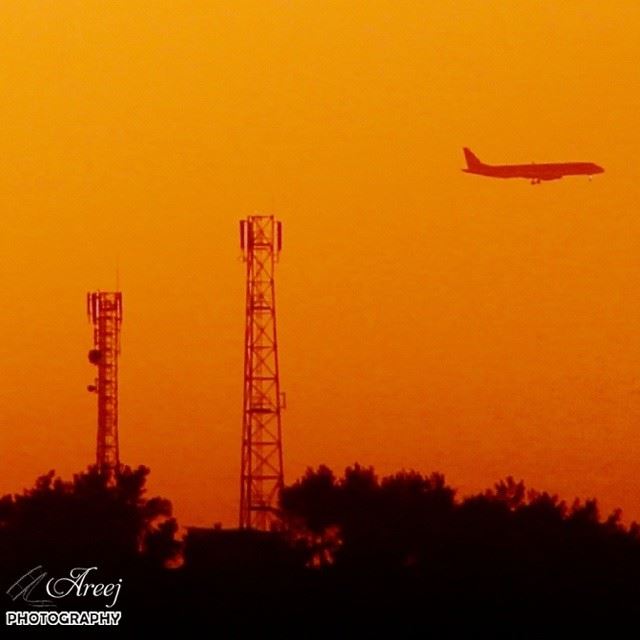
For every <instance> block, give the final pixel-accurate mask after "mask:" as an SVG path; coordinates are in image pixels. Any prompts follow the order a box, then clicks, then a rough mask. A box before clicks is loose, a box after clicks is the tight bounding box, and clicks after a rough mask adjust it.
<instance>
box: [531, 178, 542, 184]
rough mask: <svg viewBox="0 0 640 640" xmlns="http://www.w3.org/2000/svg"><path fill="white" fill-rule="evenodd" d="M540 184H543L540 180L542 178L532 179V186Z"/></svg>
mask: <svg viewBox="0 0 640 640" xmlns="http://www.w3.org/2000/svg"><path fill="white" fill-rule="evenodd" d="M540 182H542V181H541V180H540V178H532V179H531V184H540Z"/></svg>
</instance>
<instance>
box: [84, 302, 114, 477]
mask: <svg viewBox="0 0 640 640" xmlns="http://www.w3.org/2000/svg"><path fill="white" fill-rule="evenodd" d="M87 314H88V316H89V320H90V321H91V323H92V324H93V349H91V350H90V351H89V362H91V364H94V365H95V366H96V367H97V370H98V375H97V377H96V379H95V382H94V384H91V385H89V386H88V387H87V388H88V390H89V391H91V392H93V393H95V394H97V396H98V439H97V446H96V464H97V466H98V468H99V469H100V471H101V472H102V473H106V474H108V475H109V476H113V475H114V474H115V473H116V472H117V471H118V468H119V466H120V452H119V446H118V356H119V354H120V325H121V323H122V294H121V293H120V292H119V291H97V292H95V293H88V294H87Z"/></svg>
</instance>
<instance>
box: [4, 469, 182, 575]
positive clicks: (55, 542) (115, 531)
mask: <svg viewBox="0 0 640 640" xmlns="http://www.w3.org/2000/svg"><path fill="white" fill-rule="evenodd" d="M148 474H149V469H148V468H147V467H144V466H140V467H138V468H137V469H133V470H132V469H131V468H129V467H126V466H125V467H123V468H122V469H121V471H120V472H119V473H118V474H117V475H116V476H115V480H114V482H113V483H110V482H109V481H108V480H107V478H106V476H105V475H103V474H101V473H99V471H98V469H97V468H96V467H89V469H88V470H87V471H86V472H84V473H79V474H76V475H74V477H73V481H71V482H66V481H64V480H62V479H61V478H59V477H55V472H54V471H50V472H49V473H47V474H45V475H43V476H41V477H40V478H38V479H37V480H36V484H35V487H34V488H32V489H27V490H25V491H24V492H23V493H22V494H18V495H13V496H11V495H6V496H4V497H3V498H2V499H0V566H1V567H3V568H6V569H8V567H14V568H16V569H21V568H28V566H30V565H31V564H33V563H34V560H35V561H36V562H37V563H39V564H46V565H47V566H49V567H55V566H59V567H61V568H68V567H74V566H81V565H82V564H85V563H88V564H101V565H104V564H109V565H125V564H130V563H132V562H136V561H141V560H143V561H145V562H147V563H150V564H152V565H156V566H161V565H163V564H164V563H165V562H166V561H168V560H169V559H171V558H172V557H173V556H175V554H176V553H177V552H178V550H179V543H178V542H177V541H176V540H175V533H176V530H177V525H176V522H175V520H174V519H173V518H171V512H172V508H171V503H170V502H169V501H168V500H165V499H163V498H151V499H146V498H145V497H144V493H145V482H146V479H147V476H148Z"/></svg>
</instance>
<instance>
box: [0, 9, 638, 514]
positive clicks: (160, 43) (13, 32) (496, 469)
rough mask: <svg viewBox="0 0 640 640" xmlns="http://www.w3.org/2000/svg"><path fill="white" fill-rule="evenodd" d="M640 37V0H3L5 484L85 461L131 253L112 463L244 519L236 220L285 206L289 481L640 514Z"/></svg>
mask: <svg viewBox="0 0 640 640" xmlns="http://www.w3.org/2000/svg"><path fill="white" fill-rule="evenodd" d="M639 59H640V4H639V3H638V2H636V0H627V1H619V2H611V3H604V2H601V1H600V0H587V1H585V0H563V2H558V1H557V0H554V1H553V2H548V1H535V2H534V1H530V2H526V1H523V2H518V3H514V2H506V1H505V2H495V3H487V2H486V1H485V0H478V1H475V0H474V1H467V2H453V1H443V0H441V1H439V2H419V1H416V2H403V1H402V0H393V1H391V0H389V1H382V0H381V1H379V2H370V1H355V0H344V1H342V2H320V1H316V2H313V1H310V0H307V1H305V0H300V1H297V2H296V1H293V0H289V1H285V0H281V1H275V0H254V1H252V2H248V1H239V0H235V1H234V2H216V1H212V0H190V1H189V2H179V1H173V2H170V1H164V0H154V1H153V2H149V1H134V0H128V1H126V2H124V1H123V2H103V1H102V0H46V1H45V0H21V2H3V3H1V4H0V83H1V86H2V91H1V92H0V128H1V135H0V151H1V152H0V198H1V199H2V212H3V224H2V232H1V233H0V284H1V286H2V292H3V304H2V310H3V312H2V314H1V315H0V334H1V335H2V340H1V341H0V460H1V465H0V493H6V492H12V491H18V490H21V489H22V488H23V487H25V486H29V485H32V483H33V481H34V479H35V477H36V476H37V475H38V474H41V473H43V472H45V471H47V470H48V469H50V468H55V469H56V470H57V471H58V472H59V473H61V474H62V475H63V476H65V477H69V476H70V475H71V474H72V473H73V472H75V471H78V470H80V469H82V468H84V467H85V466H86V464H88V463H90V462H92V461H93V459H94V447H95V396H93V395H91V394H88V393H86V391H85V386H86V384H87V383H89V382H91V380H92V377H93V375H94V371H93V369H92V367H91V365H90V364H89V363H88V361H87V359H86V352H87V349H88V348H89V347H90V346H91V329H90V327H89V325H88V324H87V321H86V317H85V315H84V296H85V293H86V291H88V290H92V289H99V288H102V289H111V288H113V287H114V286H115V272H116V264H117V263H118V262H119V263H120V270H121V284H122V289H123V295H124V313H125V322H124V326H123V335H122V342H123V353H122V358H121V417H120V438H121V457H122V459H123V461H125V462H127V463H130V464H133V465H135V464H139V463H144V464H147V465H149V466H150V467H151V469H152V476H151V482H150V489H151V491H152V492H154V493H160V494H162V495H165V496H166V497H168V498H170V499H172V500H173V502H174V505H175V507H176V512H177V515H178V517H179V519H180V522H181V523H182V524H201V525H204V524H210V523H212V522H214V521H222V522H224V523H225V524H229V525H232V524H234V523H235V522H236V519H237V500H238V488H239V455H240V428H241V402H242V398H241V393H242V340H243V303H244V280H243V278H244V270H243V264H242V262H241V261H240V249H239V246H238V232H237V224H238V220H239V219H240V218H242V217H245V216H246V215H249V214H252V213H254V212H265V213H271V212H273V213H275V214H276V215H277V216H278V217H279V218H280V219H281V220H282V221H283V223H284V233H285V244H284V251H283V255H282V260H281V262H280V265H279V270H278V289H277V292H278V311H279V316H278V326H279V330H280V336H279V337H280V347H281V353H280V360H281V373H282V387H283V389H284V390H285V391H286V392H287V401H288V409H287V411H286V413H285V414H284V417H283V428H284V442H285V464H286V476H287V478H288V479H289V480H293V479H294V478H296V477H297V476H299V475H300V474H301V473H302V472H303V471H304V469H305V467H306V466H308V465H314V466H315V465H318V464H320V463H326V464H329V465H330V466H331V467H333V468H335V469H336V470H338V471H340V470H341V469H342V468H343V467H344V466H345V465H347V464H349V463H352V462H354V461H356V460H357V461H360V462H362V463H365V464H373V465H375V467H376V469H377V470H378V471H379V472H381V473H388V472H391V471H395V470H397V469H399V468H402V467H404V468H409V467H411V468H417V469H420V470H423V471H431V470H441V471H443V472H445V473H446V475H447V477H448V480H449V481H450V482H451V483H452V484H453V485H454V486H456V487H459V488H460V490H461V492H462V493H468V492H471V491H476V490H479V489H482V488H485V487H487V486H490V485H491V484H492V483H493V482H494V481H495V480H497V479H499V478H500V477H503V476H505V475H507V474H513V475H515V476H517V477H522V478H524V479H525V480H526V481H527V483H528V484H529V485H532V486H535V487H537V488H540V489H549V490H553V491H556V492H558V493H560V494H561V495H562V496H563V497H566V498H568V499H571V498H573V497H574V496H575V495H579V496H582V497H588V496H592V495H596V496H598V497H599V498H600V499H601V501H602V503H603V506H604V508H605V509H606V510H609V509H611V508H612V507H614V506H617V505H619V506H621V507H622V508H623V509H624V511H625V515H626V517H627V519H631V518H640V480H638V469H639V465H640V337H639V335H638V326H639V321H640V275H639V274H640V268H639V267H640V264H639V259H640V235H639V234H640V208H639V206H638V203H639V202H640V197H639V196H640V182H639V181H638V177H637V176H638V157H637V156H638V152H637V150H638V148H639V147H640V126H639V124H638V114H639V113H640V74H639V72H638V60H639ZM463 145H467V146H470V147H471V148H472V149H473V150H474V151H475V152H476V153H477V154H478V155H479V156H480V158H481V159H483V160H485V161H487V162H495V163H501V162H505V163H506V162H529V161H531V160H536V161H539V162H543V161H570V160H585V161H593V162H597V163H599V164H602V165H603V166H604V167H605V168H606V171H607V172H606V173H605V174H604V175H602V176H598V177H596V178H594V180H593V182H589V181H588V180H587V179H586V178H582V177H579V178H566V179H564V180H561V181H557V182H551V183H547V184H543V185H541V186H536V187H532V186H530V185H529V184H528V183H527V182H525V181H522V180H515V181H498V180H490V179H486V178H481V177H478V176H470V175H465V174H463V173H462V172H460V168H461V167H462V166H463V158H462V152H461V147H462V146H463Z"/></svg>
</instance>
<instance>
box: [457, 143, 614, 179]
mask: <svg viewBox="0 0 640 640" xmlns="http://www.w3.org/2000/svg"><path fill="white" fill-rule="evenodd" d="M463 151H464V157H465V160H466V161H467V168H466V169H463V170H462V171H464V172H465V173H475V174H476V175H479V176H488V177H490V178H526V179H527V180H530V181H531V184H540V183H541V182H542V181H543V180H560V178H562V176H580V175H586V176H589V179H591V176H593V175H595V174H596V173H603V172H604V169H603V168H602V167H601V166H599V165H597V164H595V163H593V162H554V163H547V164H536V163H535V162H532V163H531V164H485V163H484V162H481V161H480V160H479V159H478V156H476V155H475V154H474V153H473V151H471V149H468V148H467V147H464V148H463Z"/></svg>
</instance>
